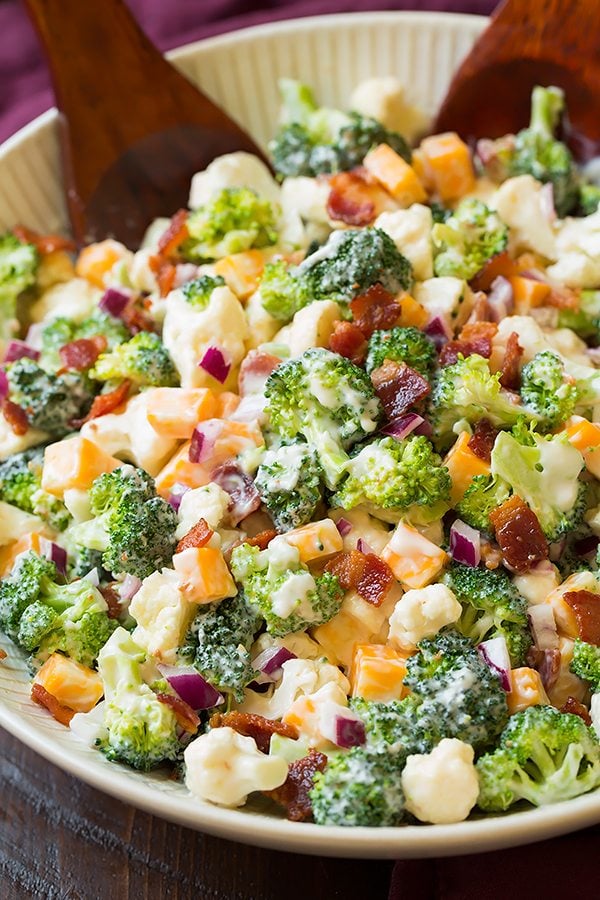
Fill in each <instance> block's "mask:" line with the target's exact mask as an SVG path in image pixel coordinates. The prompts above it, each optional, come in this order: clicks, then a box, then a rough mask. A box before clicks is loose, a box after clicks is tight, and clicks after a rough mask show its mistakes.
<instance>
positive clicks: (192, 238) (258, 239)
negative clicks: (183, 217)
mask: <svg viewBox="0 0 600 900" xmlns="http://www.w3.org/2000/svg"><path fill="white" fill-rule="evenodd" d="M277 215H278V211H277V210H276V209H275V208H274V206H273V204H272V203H270V202H269V201H268V200H266V199H265V198H264V197H260V196H259V195H258V194H257V193H256V191H253V190H252V189H251V188H247V187H226V188H222V189H221V190H220V191H219V192H218V193H216V194H215V195H214V197H212V198H211V199H210V200H209V201H208V202H207V203H206V204H205V205H204V206H201V207H199V208H198V209H195V210H194V211H193V212H192V213H190V215H189V217H188V220H187V223H186V224H187V230H188V234H189V237H188V238H186V240H185V241H184V242H183V244H182V245H181V253H182V256H183V257H184V259H188V260H190V261H191V262H198V263H202V262H210V261H211V260H215V259H221V257H223V256H229V254H230V253H241V252H242V251H244V250H250V248H251V247H268V246H270V245H271V244H275V243H276V241H277V227H276V226H277Z"/></svg>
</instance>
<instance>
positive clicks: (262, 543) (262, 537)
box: [243, 528, 277, 550]
mask: <svg viewBox="0 0 600 900" xmlns="http://www.w3.org/2000/svg"><path fill="white" fill-rule="evenodd" d="M276 537H277V532H276V531H275V529H274V528H268V529H267V530H266V531H259V532H258V534H255V535H254V537H251V538H246V540H245V541H243V543H244V544H250V546H251V547H258V549H259V550H266V549H267V547H268V546H269V544H270V543H271V541H272V540H273V538H276Z"/></svg>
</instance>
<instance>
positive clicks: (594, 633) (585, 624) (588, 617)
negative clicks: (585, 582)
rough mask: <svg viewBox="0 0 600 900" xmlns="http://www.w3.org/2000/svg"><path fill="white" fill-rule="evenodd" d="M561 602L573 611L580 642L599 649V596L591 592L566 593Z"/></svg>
mask: <svg viewBox="0 0 600 900" xmlns="http://www.w3.org/2000/svg"><path fill="white" fill-rule="evenodd" d="M563 600H564V601H565V603H567V604H568V605H569V606H570V607H571V609H572V610H573V614H574V616H575V619H576V621H577V631H578V632H579V637H580V638H581V640H582V641H586V642H587V643H588V644H595V645H596V647H600V595H599V594H593V593H592V591H567V592H566V593H565V594H563Z"/></svg>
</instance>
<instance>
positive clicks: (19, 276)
mask: <svg viewBox="0 0 600 900" xmlns="http://www.w3.org/2000/svg"><path fill="white" fill-rule="evenodd" d="M39 261H40V258H39V254H38V252H37V250H36V248H35V247H34V246H33V244H28V243H26V242H25V241H20V240H19V239H18V238H16V237H15V236H14V234H12V233H11V232H7V233H6V234H2V235H0V339H4V340H8V339H9V338H11V337H14V335H15V334H16V332H17V329H18V321H17V301H18V300H19V297H20V296H21V294H23V293H24V292H25V291H26V290H28V288H30V287H32V286H33V285H34V284H35V278H36V274H37V269H38V265H39Z"/></svg>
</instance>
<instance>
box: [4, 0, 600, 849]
mask: <svg viewBox="0 0 600 900" xmlns="http://www.w3.org/2000/svg"><path fill="white" fill-rule="evenodd" d="M440 15H442V16H443V20H444V21H445V22H448V23H450V24H452V25H454V26H460V25H461V24H462V25H469V26H474V25H477V26H480V27H481V29H483V28H484V27H485V24H484V23H485V22H486V21H487V19H486V17H484V16H478V15H472V14H462V13H441V14H440V13H436V12H431V11H401V10H396V11H391V10H388V11H373V12H356V13H351V14H348V13H343V14H341V13H336V14H331V15H324V16H307V17H303V18H296V19H292V18H290V19H283V20H280V21H277V22H272V23H264V24H259V25H253V26H250V27H248V28H243V29H239V30H236V31H232V32H229V33H227V34H223V35H216V36H213V37H209V38H204V39H201V40H198V41H194V42H191V43H189V44H184V45H182V46H180V47H177V48H174V49H173V50H170V51H169V52H168V53H167V54H166V56H167V58H168V59H170V60H172V61H173V62H179V61H184V60H185V59H186V58H187V57H189V56H193V55H194V54H195V53H196V52H197V51H198V50H199V49H201V50H207V49H208V50H213V49H219V48H220V47H230V46H234V45H235V44H238V43H246V42H247V41H249V40H253V39H254V38H256V37H258V36H261V37H262V36H264V35H265V33H266V32H268V33H269V34H274V35H277V34H279V33H284V32H290V31H292V30H294V31H296V32H297V31H299V30H302V31H306V30H311V29H312V28H314V27H315V26H316V25H318V24H322V23H323V22H326V23H327V24H329V25H331V26H335V25H336V24H338V23H339V24H340V25H343V26H344V27H347V26H348V22H349V21H351V22H354V23H355V24H356V25H358V26H360V23H361V22H364V21H368V22H369V23H372V22H373V21H374V20H375V21H377V22H378V23H381V24H385V22H386V21H393V22H397V21H398V20H399V19H400V20H401V21H405V22H407V23H414V24H415V25H418V24H419V23H422V22H430V21H431V19H432V18H434V17H435V18H439V17H440ZM58 118H59V113H58V110H57V109H56V108H55V107H52V108H50V109H48V110H46V111H45V112H43V113H41V114H40V115H39V116H37V117H36V118H35V119H33V120H32V121H31V122H29V123H27V124H26V125H24V126H23V127H22V128H21V129H19V130H18V131H17V132H15V133H14V134H13V135H11V136H10V137H9V138H8V139H7V140H6V141H5V142H4V143H3V144H2V145H0V163H1V162H2V160H3V159H4V157H5V156H6V155H7V154H8V153H12V152H13V151H14V150H16V149H18V147H19V146H20V145H21V144H22V143H23V142H24V141H27V140H29V139H30V138H32V137H34V136H36V135H37V134H39V133H40V132H42V131H44V130H45V129H47V128H52V127H56V123H57V121H58ZM11 647H12V645H11ZM13 649H14V648H13ZM8 662H9V660H5V661H4V663H3V665H6V664H7V663H8ZM48 724H52V730H56V735H57V738H56V739H55V738H54V737H53V736H51V734H49V733H48V732H47V731H46V732H45V733H44V735H43V740H41V741H40V735H39V733H38V732H37V731H36V729H35V727H33V728H32V725H31V723H30V722H28V721H27V720H25V719H23V718H22V717H21V715H20V714H19V712H18V710H16V709H13V708H12V707H9V706H8V705H6V704H5V703H4V701H3V700H2V698H0V726H2V727H3V728H5V729H6V730H7V731H8V732H9V733H10V734H12V735H13V736H14V737H16V738H17V739H18V740H20V741H21V742H22V743H23V744H25V745H26V746H27V747H29V748H30V749H32V750H34V751H35V752H36V753H39V754H40V755H41V756H43V757H44V758H45V759H47V760H48V761H49V762H51V763H54V764H55V765H57V766H58V767H59V768H61V769H63V770H64V771H66V772H67V773H68V774H70V775H74V776H75V777H77V778H80V779H81V780H82V781H84V782H86V783H87V784H89V785H91V786H92V787H94V788H96V789H97V790H101V791H102V792H103V793H106V794H108V795H110V796H113V797H115V798H116V799H119V800H122V801H123V802H126V803H130V804H132V805H133V806H135V807H137V808H139V809H142V810H144V811H146V812H149V813H151V814H153V815H157V816H160V817H161V818H164V819H166V820H168V821H171V822H175V823H177V824H179V825H183V826H185V827H188V828H192V829H195V830H199V831H205V832H208V833H210V834H213V835H216V836H218V837H222V838H225V839H229V840H234V841H240V842H243V843H249V844H253V845H258V846H263V847H267V848H270V849H275V850H282V851H288V852H290V851H291V852H296V853H304V854H313V855H317V856H336V857H354V858H357V857H358V858H379V859H383V858H418V857H433V856H439V857H441V856H454V855H463V854H466V853H469V854H470V853H480V852H485V851H489V850H495V849H501V848H504V847H511V846H516V845H522V844H527V843H532V842H535V841H540V840H544V839H546V838H550V837H554V836H556V835H560V834H564V833H567V832H570V831H576V830H578V829H580V828H584V827H586V826H588V825H592V824H595V823H597V822H599V821H600V789H598V790H596V791H595V792H592V793H590V794H585V795H583V796H580V797H577V798H575V799H572V800H569V801H566V802H563V803H555V804H551V805H549V806H546V807H539V808H534V809H526V810H522V811H518V812H514V813H507V814H505V815H502V816H489V817H486V818H478V819H470V820H467V821H465V822H459V823H456V824H452V825H400V826H396V827H383V828H366V827H355V828H344V827H341V826H322V825H315V824H312V823H304V822H303V823H295V822H290V821H288V820H286V819H283V818H279V817H277V816H275V815H265V814H263V813H260V812H255V811H253V810H245V811H244V810H241V809H228V808H224V807H219V806H214V805H212V804H208V803H200V802H199V801H195V800H193V799H190V796H189V795H187V794H183V793H182V794H181V796H175V795H173V794H169V795H166V794H165V793H164V792H162V791H161V790H159V789H156V788H152V787H150V786H149V785H148V782H147V781H143V780H141V779H140V777H139V773H136V772H133V771H130V770H127V769H125V767H123V766H121V765H119V764H115V763H109V762H108V761H107V760H105V759H104V758H103V757H101V756H100V755H97V754H94V755H93V756H88V755H87V754H83V753H81V749H82V746H83V745H80V744H79V742H77V739H76V738H75V737H73V738H72V740H73V741H75V742H76V743H75V744H74V745H73V746H74V747H75V748H76V749H75V750H74V751H73V752H71V751H70V749H69V748H68V747H66V746H65V744H64V743H63V741H62V740H58V736H59V734H60V735H61V736H63V737H64V736H65V735H64V734H63V731H62V729H61V730H60V731H59V726H58V723H55V722H54V721H53V720H52V719H50V718H49V719H48ZM54 726H56V729H54ZM77 750H79V752H76V751H77ZM91 752H93V751H91ZM158 783H159V782H157V784H158Z"/></svg>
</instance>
